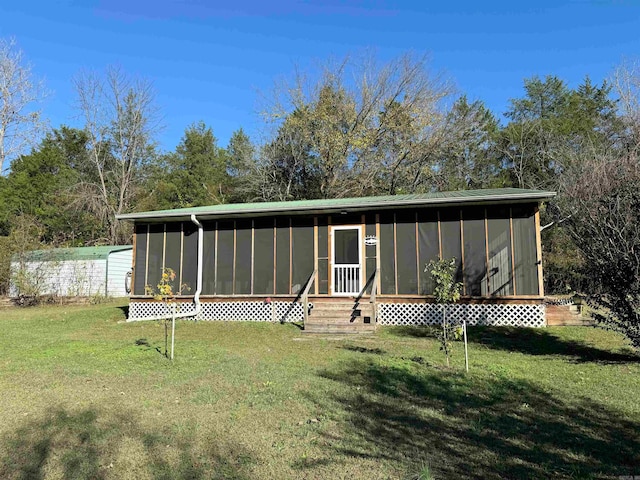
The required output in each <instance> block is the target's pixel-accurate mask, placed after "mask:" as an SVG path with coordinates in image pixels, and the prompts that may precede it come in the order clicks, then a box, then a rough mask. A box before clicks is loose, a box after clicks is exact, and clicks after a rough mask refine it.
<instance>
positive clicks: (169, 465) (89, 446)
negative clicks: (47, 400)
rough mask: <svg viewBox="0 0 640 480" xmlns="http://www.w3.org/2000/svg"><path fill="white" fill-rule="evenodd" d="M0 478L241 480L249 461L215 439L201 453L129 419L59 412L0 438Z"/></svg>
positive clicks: (89, 412)
mask: <svg viewBox="0 0 640 480" xmlns="http://www.w3.org/2000/svg"><path fill="white" fill-rule="evenodd" d="M0 442H1V443H0V446H1V447H2V448H1V450H2V451H3V454H4V455H3V456H2V457H0V478H2V479H24V480H27V479H29V480H31V479H33V480H38V479H43V478H50V477H55V478H64V479H72V478H73V479H85V478H86V479H102V478H106V477H109V478H117V477H119V476H122V475H125V476H129V477H136V476H144V477H146V476H151V477H152V478H155V479H167V480H169V479H192V480H198V479H210V478H213V479H223V478H224V479H238V480H239V479H246V478H249V477H248V475H246V474H245V471H244V469H245V468H246V465H247V464H250V463H251V462H252V461H253V460H251V457H250V456H249V455H247V454H246V453H245V452H243V451H242V450H241V449H239V448H238V447H237V446H229V445H226V444H225V443H224V440H222V441H221V439H217V440H216V441H215V443H212V444H211V445H210V446H209V447H208V448H207V447H205V448H204V450H203V449H202V448H201V447H200V449H196V447H195V446H194V441H193V439H190V438H185V437H176V436H175V435H172V434H170V433H164V432H162V431H160V430H158V431H146V430H144V429H142V428H141V427H140V426H139V425H138V424H137V423H136V422H135V421H134V420H132V418H131V416H127V415H124V414H123V415H121V416H116V417H114V416H107V415H101V414H100V413H99V412H97V411H96V410H92V409H89V410H82V411H78V412H68V411H66V410H62V409H59V410H57V411H54V412H52V413H50V414H48V415H47V416H46V417H45V418H43V419H41V420H38V421H31V422H28V423H26V424H25V425H24V426H22V427H21V428H20V429H18V430H17V431H16V432H14V434H13V435H11V436H9V437H7V438H2V439H0Z"/></svg>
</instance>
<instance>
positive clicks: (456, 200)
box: [115, 190, 557, 220]
mask: <svg viewBox="0 0 640 480" xmlns="http://www.w3.org/2000/svg"><path fill="white" fill-rule="evenodd" d="M556 195H557V194H556V192H551V191H544V190H537V191H530V190H529V191H524V192H522V193H514V192H513V191H509V192H508V193H507V192H505V193H503V194H489V195H484V196H459V197H435V198H429V197H427V198H422V199H398V200H388V201H384V202H381V203H379V204H375V203H373V204H371V205H363V204H362V203H361V202H360V200H361V198H365V197H355V198H346V199H345V200H346V202H345V203H343V204H340V205H336V206H333V205H331V206H323V205H321V204H319V203H320V202H318V203H316V204H312V205H303V206H292V207H288V206H286V203H287V202H277V203H279V204H280V205H279V207H277V208H272V209H269V210H267V208H268V207H267V205H269V203H271V202H264V205H265V208H260V209H256V208H255V205H256V204H255V203H253V204H251V205H252V208H245V209H241V208H238V209H234V210H233V211H229V210H227V211H224V210H222V211H206V210H203V211H200V212H193V211H189V210H191V209H176V210H157V211H151V212H140V213H125V214H120V215H116V217H115V218H116V219H117V220H152V219H160V218H188V217H190V216H191V215H192V214H195V215H196V216H199V217H202V216H235V215H238V216H242V215H248V214H257V213H266V214H276V215H277V214H283V213H287V212H296V211H297V212H310V211H320V210H321V211H327V212H333V211H341V210H345V209H358V210H359V211H361V210H366V209H369V208H371V209H375V208H392V207H406V206H412V205H415V206H423V205H441V204H452V205H455V204H463V203H486V202H492V201H500V202H507V201H512V200H545V199H549V198H553V197H555V196H556ZM369 198H375V197H369ZM381 198H384V197H381ZM386 198H388V197H386ZM349 201H351V202H352V203H349ZM234 205H236V206H237V205H241V204H234ZM215 207H220V205H215ZM193 208H201V207H193Z"/></svg>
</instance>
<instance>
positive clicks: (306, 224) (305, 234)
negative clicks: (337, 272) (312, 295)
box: [291, 217, 315, 293]
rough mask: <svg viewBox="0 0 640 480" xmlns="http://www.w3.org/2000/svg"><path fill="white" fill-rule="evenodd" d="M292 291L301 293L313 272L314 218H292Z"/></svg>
mask: <svg viewBox="0 0 640 480" xmlns="http://www.w3.org/2000/svg"><path fill="white" fill-rule="evenodd" d="M291 235H292V240H293V244H292V269H291V270H292V277H293V278H292V279H291V283H292V293H300V292H301V291H302V290H303V289H304V287H305V284H306V282H307V280H308V279H309V276H310V275H311V274H312V273H313V269H314V268H315V267H314V265H315V263H314V258H313V256H314V251H313V218H298V217H294V218H293V219H292V229H291Z"/></svg>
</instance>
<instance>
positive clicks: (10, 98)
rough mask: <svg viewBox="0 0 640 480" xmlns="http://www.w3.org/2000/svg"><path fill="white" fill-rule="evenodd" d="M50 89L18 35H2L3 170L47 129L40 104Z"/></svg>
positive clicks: (0, 141)
mask: <svg viewBox="0 0 640 480" xmlns="http://www.w3.org/2000/svg"><path fill="white" fill-rule="evenodd" d="M45 96H46V92H45V90H44V88H43V85H42V82H41V81H39V80H36V79H34V78H33V75H32V73H31V67H30V66H29V64H27V63H26V62H25V60H24V58H23V54H22V51H21V50H20V49H19V48H18V46H17V45H16V42H15V40H14V39H9V40H6V39H1V38H0V171H1V172H2V173H4V172H5V171H6V169H7V168H8V166H9V165H8V164H9V162H10V161H11V160H12V159H14V158H16V157H17V156H18V155H20V154H21V153H23V152H24V151H25V150H26V149H27V148H28V147H30V146H32V145H35V144H36V143H37V142H38V140H39V139H40V138H41V136H40V135H41V134H42V132H43V131H44V129H45V122H44V120H43V118H42V111H41V110H40V108H38V106H39V104H40V103H41V102H42V100H43V99H44V98H45Z"/></svg>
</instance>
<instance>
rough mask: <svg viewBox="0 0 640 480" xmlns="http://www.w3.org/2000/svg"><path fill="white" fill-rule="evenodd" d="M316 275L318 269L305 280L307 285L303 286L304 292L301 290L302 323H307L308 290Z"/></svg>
mask: <svg viewBox="0 0 640 480" xmlns="http://www.w3.org/2000/svg"><path fill="white" fill-rule="evenodd" d="M317 273H318V269H317V268H316V269H315V270H314V271H313V273H312V274H311V275H310V276H309V278H308V279H307V283H306V285H305V286H304V290H302V294H301V297H302V309H303V315H304V317H303V318H304V322H305V323H307V320H308V318H309V290H310V289H311V285H313V283H314V282H315V280H316V274H317Z"/></svg>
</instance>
